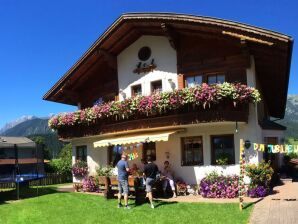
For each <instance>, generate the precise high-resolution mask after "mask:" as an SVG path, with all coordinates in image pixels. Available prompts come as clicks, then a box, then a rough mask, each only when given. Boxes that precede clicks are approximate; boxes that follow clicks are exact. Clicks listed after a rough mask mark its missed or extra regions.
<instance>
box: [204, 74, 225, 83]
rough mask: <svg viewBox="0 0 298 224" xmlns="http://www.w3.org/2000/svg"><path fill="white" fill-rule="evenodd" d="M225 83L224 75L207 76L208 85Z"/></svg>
mask: <svg viewBox="0 0 298 224" xmlns="http://www.w3.org/2000/svg"><path fill="white" fill-rule="evenodd" d="M224 82H225V75H223V74H214V75H208V76H207V83H208V84H209V85H210V84H215V83H224Z"/></svg>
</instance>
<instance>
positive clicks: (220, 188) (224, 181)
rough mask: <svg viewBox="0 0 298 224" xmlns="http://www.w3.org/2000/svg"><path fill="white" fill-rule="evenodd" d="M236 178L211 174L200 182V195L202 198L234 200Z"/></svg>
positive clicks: (236, 193)
mask: <svg viewBox="0 0 298 224" xmlns="http://www.w3.org/2000/svg"><path fill="white" fill-rule="evenodd" d="M238 178H239V177H238V176H236V175H233V176H224V175H219V174H217V173H215V172H213V173H211V174H209V175H208V176H207V177H205V178H203V179H202V180H201V182H200V194H201V195H202V196H203V197H204V198H235V197H237V196H238V187H239V185H238Z"/></svg>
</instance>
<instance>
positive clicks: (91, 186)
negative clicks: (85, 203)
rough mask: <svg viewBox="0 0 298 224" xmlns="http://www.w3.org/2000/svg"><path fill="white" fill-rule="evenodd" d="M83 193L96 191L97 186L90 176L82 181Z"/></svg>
mask: <svg viewBox="0 0 298 224" xmlns="http://www.w3.org/2000/svg"><path fill="white" fill-rule="evenodd" d="M83 191H84V192H97V191H98V185H97V184H96V181H95V178H94V177H92V176H90V177H86V178H84V179H83Z"/></svg>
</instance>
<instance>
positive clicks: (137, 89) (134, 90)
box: [131, 84, 142, 97]
mask: <svg viewBox="0 0 298 224" xmlns="http://www.w3.org/2000/svg"><path fill="white" fill-rule="evenodd" d="M141 95H142V85H141V84H139V85H135V86H132V87H131V96H132V97H134V96H141Z"/></svg>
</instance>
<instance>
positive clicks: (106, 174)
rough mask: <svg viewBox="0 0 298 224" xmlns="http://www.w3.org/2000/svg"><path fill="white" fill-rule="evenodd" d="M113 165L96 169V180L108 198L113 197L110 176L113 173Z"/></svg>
mask: <svg viewBox="0 0 298 224" xmlns="http://www.w3.org/2000/svg"><path fill="white" fill-rule="evenodd" d="M113 169H114V168H113V167H112V166H109V165H108V166H99V167H98V168H97V169H96V172H97V175H98V176H97V177H96V181H97V184H98V188H99V190H101V191H104V195H105V197H106V198H110V197H112V191H111V187H110V185H111V181H110V177H111V176H112V175H113Z"/></svg>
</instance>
